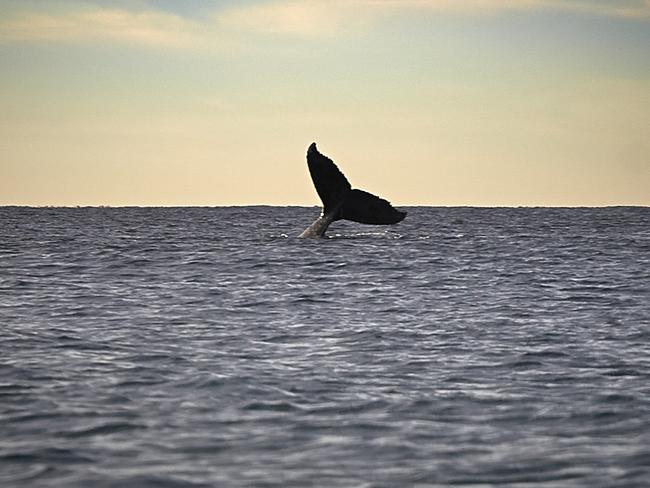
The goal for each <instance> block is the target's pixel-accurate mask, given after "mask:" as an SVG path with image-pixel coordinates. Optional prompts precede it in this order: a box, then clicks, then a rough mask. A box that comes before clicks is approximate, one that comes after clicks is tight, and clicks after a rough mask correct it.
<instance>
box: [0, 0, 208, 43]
mask: <svg viewBox="0 0 650 488" xmlns="http://www.w3.org/2000/svg"><path fill="white" fill-rule="evenodd" d="M206 37H207V36H206V32H205V27H204V26H203V25H201V24H200V23H196V22H192V21H189V20H187V19H184V18H182V17H179V16H176V15H173V14H170V13H165V12H160V11H153V10H151V11H129V10H124V9H102V8H96V7H90V6H88V7H85V8H81V9H79V10H77V11H67V12H51V13H50V12H31V11H27V12H17V13H14V14H13V15H10V16H9V17H7V18H4V19H3V20H0V41H5V42H7V41H14V42H16V41H18V42H20V41H111V42H120V43H128V44H141V45H148V46H160V47H186V46H191V45H195V44H197V43H202V42H205V41H206V40H207V39H206Z"/></svg>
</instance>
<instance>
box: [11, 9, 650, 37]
mask: <svg viewBox="0 0 650 488" xmlns="http://www.w3.org/2000/svg"><path fill="white" fill-rule="evenodd" d="M15 5H16V4H15ZM17 5H20V4H17ZM25 5H26V6H25V7H24V8H22V7H19V8H18V9H13V11H12V9H5V12H4V13H3V18H2V19H0V42H5V43H6V42H25V41H32V42H34V41H47V42H56V41H108V42H117V43H125V44H131V45H134V44H135V45H145V46H152V47H161V48H170V47H171V48H188V47H209V48H215V47H221V48H224V47H232V46H233V45H236V43H237V39H238V38H239V39H241V37H240V36H241V35H247V34H251V33H257V34H261V35H272V36H291V37H302V38H315V37H335V36H338V35H340V34H342V33H345V32H359V31H361V32H363V31H364V30H365V29H366V28H368V27H369V26H371V25H373V23H374V22H376V21H378V20H380V19H386V18H390V16H391V15H393V14H395V13H409V12H415V13H418V12H424V13H426V12H435V13H439V14H462V15H485V14H493V13H499V12H508V11H510V12H516V11H534V10H554V11H564V12H576V13H581V14H585V15H600V16H608V17H618V18H625V19H637V20H642V21H650V0H622V1H613V0H272V1H265V2H257V3H253V4H250V3H248V4H244V5H242V4H239V5H235V6H232V7H221V8H220V9H218V10H215V11H214V12H213V13H212V14H211V15H208V16H206V17H204V18H202V19H198V18H191V19H190V18H187V17H183V16H180V15H177V14H175V13H172V12H169V11H164V10H159V9H154V8H153V7H151V6H149V7H146V5H147V4H143V3H141V2H136V3H135V5H138V7H139V8H138V9H137V10H136V9H132V8H127V7H125V6H124V5H128V4H124V3H119V4H117V5H119V6H118V7H114V8H107V7H100V6H99V5H97V4H91V3H77V2H75V3H68V2H52V3H46V4H34V3H32V2H29V3H26V4H25ZM37 5H41V6H40V7H37ZM42 5H46V6H47V7H45V8H43V6H42ZM52 5H55V6H56V9H54V10H53V9H52V8H50V7H51V6H52ZM114 5H115V4H114ZM217 5H218V4H217V3H215V8H216V6H217ZM48 8H49V10H48Z"/></svg>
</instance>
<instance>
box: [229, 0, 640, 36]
mask: <svg viewBox="0 0 650 488" xmlns="http://www.w3.org/2000/svg"><path fill="white" fill-rule="evenodd" d="M535 10H538V11H542V10H553V11H563V12H575V13H581V14H585V15H599V16H607V17H620V18H628V19H639V20H650V0H622V1H615V0H276V1H271V2H265V3H261V4H257V5H248V6H243V7H233V8H231V9H229V10H226V11H224V12H222V13H221V14H220V20H221V22H222V23H223V24H224V25H228V26H230V27H233V26H234V27H238V28H240V29H243V30H249V31H256V32H262V33H268V34H285V35H293V36H295V35H303V36H324V35H332V36H333V35H336V34H337V33H338V32H339V31H341V30H344V29H346V28H350V27H359V26H367V25H368V24H370V23H372V21H374V20H377V19H378V18H382V17H383V18H385V17H389V16H390V15H392V14H394V13H399V12H406V13H408V12H435V13H440V14H463V15H485V14H493V13H500V12H508V11H511V12H516V11H535Z"/></svg>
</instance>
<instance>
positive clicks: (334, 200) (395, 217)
mask: <svg viewBox="0 0 650 488" xmlns="http://www.w3.org/2000/svg"><path fill="white" fill-rule="evenodd" d="M307 166H308V167H309V174H310V175H311V179H312V181H313V182H314V186H315V187H316V193H318V196H319V197H320V199H321V201H322V202H323V212H322V214H321V216H320V217H319V218H318V219H317V220H316V221H315V222H314V223H313V224H311V225H310V226H309V227H308V228H307V229H305V231H304V232H303V233H302V234H300V237H321V236H323V235H324V234H325V231H326V230H327V228H328V227H329V225H330V224H331V223H332V222H334V221H335V220H341V219H345V220H352V221H354V222H359V223H361V224H376V225H386V224H396V223H398V222H401V221H402V220H404V217H406V212H402V211H400V210H397V209H395V208H394V207H393V206H392V205H391V204H390V203H389V202H388V201H386V200H384V199H383V198H379V197H378V196H376V195H373V194H372V193H368V192H367V191H363V190H357V189H353V188H352V186H351V185H350V183H349V182H348V180H347V178H346V177H345V175H343V173H341V170H339V169H338V167H337V166H336V164H334V161H332V160H331V159H330V158H328V157H327V156H325V155H323V154H321V153H320V152H318V149H317V148H316V143H315V142H314V143H312V144H311V145H310V146H309V149H308V150H307Z"/></svg>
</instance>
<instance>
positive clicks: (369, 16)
mask: <svg viewBox="0 0 650 488" xmlns="http://www.w3.org/2000/svg"><path fill="white" fill-rule="evenodd" d="M648 52H650V3H649V2H646V1H627V2H626V1H624V2H614V1H595V2H585V1H579V0H575V1H573V0H570V1H567V2H554V1H550V0H549V1H543V0H531V1H527V2H512V1H507V0H492V1H478V0H464V1H462V2H447V1H435V0H422V1H416V0H408V1H405V2H392V1H381V0H374V1H373V0H360V1H358V2H355V1H353V0H352V1H348V2H339V1H334V2H320V1H316V0H307V1H288V0H279V1H244V2H212V1H207V0H205V1H197V2H191V3H187V2H171V1H166V0H151V1H145V0H142V1H136V2H126V1H120V0H115V1H103V2H93V1H73V2H72V1H52V2H38V1H21V2H18V1H6V0H0V70H1V71H2V73H3V76H2V77H0V108H1V110H0V131H1V132H0V133H1V135H2V137H0V204H1V205H13V204H17V205H115V206H117V205H249V204H250V205H253V204H273V205H318V204H319V201H318V197H317V195H316V193H315V191H314V189H313V186H312V184H311V181H310V179H309V174H308V171H307V167H306V164H305V152H306V149H307V147H308V145H309V144H310V143H311V142H312V141H316V142H317V143H318V146H319V149H320V150H321V151H322V152H323V153H325V154H327V155H328V156H330V157H331V158H333V159H334V160H335V161H336V162H337V163H338V164H339V167H340V168H341V169H342V170H343V172H344V173H345V174H346V176H347V177H348V179H349V180H350V181H351V183H352V184H353V186H357V187H360V188H363V189H366V190H368V191H371V192H373V193H376V194H379V195H382V196H383V197H385V198H387V199H389V200H391V202H393V203H394V204H395V205H398V206H399V205H480V206H496V205H507V206H518V205H553V206H556V205H569V206H575V205H588V206H599V205H650V60H649V58H648V56H647V53H648Z"/></svg>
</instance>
